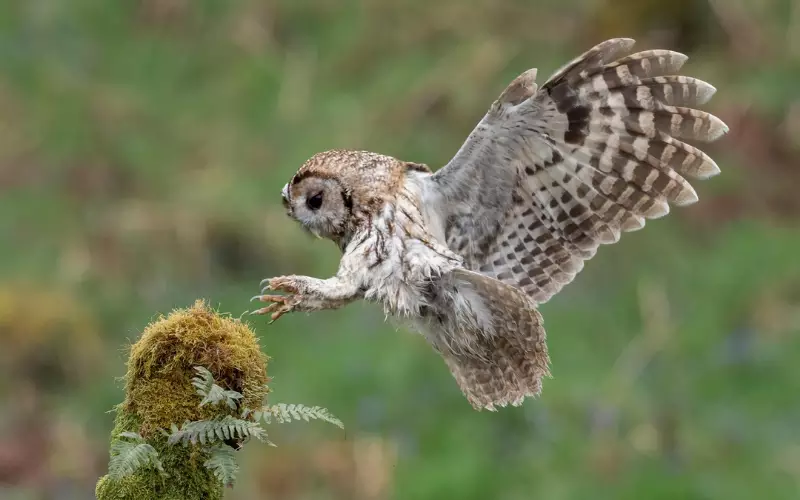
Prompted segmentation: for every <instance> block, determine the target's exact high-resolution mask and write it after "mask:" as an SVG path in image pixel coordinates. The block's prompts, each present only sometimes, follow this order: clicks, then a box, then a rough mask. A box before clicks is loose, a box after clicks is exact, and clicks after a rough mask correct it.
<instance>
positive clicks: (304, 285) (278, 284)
mask: <svg viewBox="0 0 800 500" xmlns="http://www.w3.org/2000/svg"><path fill="white" fill-rule="evenodd" d="M261 284H262V285H265V286H264V288H263V289H262V290H261V293H262V295H256V296H255V297H253V298H252V299H251V300H258V301H260V302H269V303H270V304H269V305H268V306H266V307H263V308H261V309H258V310H256V311H253V312H252V313H250V314H259V315H260V314H270V315H271V318H272V321H275V320H277V319H278V318H280V317H281V316H283V315H284V314H286V313H289V312H293V311H301V312H311V311H319V310H323V309H338V308H340V307H342V306H345V305H347V304H348V303H350V302H352V301H353V300H355V299H357V298H359V289H358V287H357V286H355V285H352V284H349V283H348V282H346V281H343V280H341V279H339V278H338V277H333V278H329V279H326V280H323V279H318V278H311V277H308V276H280V277H277V278H268V279H265V280H263V281H262V282H261ZM268 290H273V291H279V292H285V293H286V295H270V294H264V292H266V291H268Z"/></svg>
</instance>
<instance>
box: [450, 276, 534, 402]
mask: <svg viewBox="0 0 800 500" xmlns="http://www.w3.org/2000/svg"><path fill="white" fill-rule="evenodd" d="M453 274H454V276H453V277H454V278H455V284H456V287H457V288H458V290H459V295H460V296H463V297H466V300H467V301H469V302H472V303H473V307H472V309H473V310H476V311H477V314H478V315H479V316H482V317H483V319H480V318H479V319H478V321H476V322H469V321H467V322H462V323H461V324H462V325H464V324H466V325H473V327H470V326H466V327H463V326H462V328H461V332H459V335H461V336H463V342H464V344H465V345H469V346H470V348H469V349H464V350H461V349H460V350H458V352H457V351H456V350H452V349H449V350H448V349H445V350H443V352H442V355H443V357H444V360H445V363H447V366H448V367H449V368H450V371H451V372H452V373H453V376H454V377H455V379H456V382H457V383H458V385H459V387H460V388H461V391H462V392H463V393H464V395H465V396H466V397H467V400H468V401H469V402H470V404H472V406H473V407H474V408H475V409H478V410H482V409H487V410H490V411H494V410H495V406H506V405H507V404H511V405H514V406H519V405H520V404H522V402H523V400H524V399H525V398H526V397H528V396H531V397H532V396H536V395H538V394H539V393H540V392H541V390H542V378H544V377H546V376H549V375H550V371H549V369H548V365H549V364H550V358H549V356H548V354H547V344H546V342H545V340H546V335H545V330H544V325H543V321H542V316H541V314H539V311H537V310H536V307H535V304H534V303H533V302H532V300H531V299H530V298H529V297H528V296H527V295H525V293H524V292H523V291H522V290H520V289H518V288H514V287H512V286H510V285H507V284H505V283H503V282H501V281H498V280H496V279H493V278H490V277H488V276H484V275H482V274H478V273H474V272H471V271H467V270H464V269H458V270H455V271H453ZM487 318H488V319H490V320H491V324H490V325H489V323H488V322H487V321H486V319H487ZM478 325H483V326H482V327H481V326H478Z"/></svg>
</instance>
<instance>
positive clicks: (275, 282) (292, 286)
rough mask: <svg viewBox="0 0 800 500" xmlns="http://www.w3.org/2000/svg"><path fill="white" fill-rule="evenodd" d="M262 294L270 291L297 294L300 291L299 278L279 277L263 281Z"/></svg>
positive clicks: (261, 284)
mask: <svg viewBox="0 0 800 500" xmlns="http://www.w3.org/2000/svg"><path fill="white" fill-rule="evenodd" d="M260 286H261V293H265V292H266V291H268V290H273V291H280V292H286V293H290V294H296V293H298V292H299V291H300V290H299V289H298V283H297V277H295V276H278V277H277V278H266V279H263V280H261V283H260Z"/></svg>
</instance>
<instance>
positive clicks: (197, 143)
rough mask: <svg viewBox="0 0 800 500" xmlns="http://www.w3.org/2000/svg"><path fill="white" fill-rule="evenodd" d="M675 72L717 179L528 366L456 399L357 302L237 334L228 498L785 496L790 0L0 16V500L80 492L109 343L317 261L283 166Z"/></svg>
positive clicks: (792, 495) (111, 373) (791, 286)
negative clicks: (506, 387)
mask: <svg viewBox="0 0 800 500" xmlns="http://www.w3.org/2000/svg"><path fill="white" fill-rule="evenodd" d="M613 36H630V37H634V38H636V39H637V40H638V41H639V44H638V45H637V47H638V48H642V47H644V48H655V47H659V48H670V49H674V50H679V51H683V52H685V53H687V54H689V55H690V56H691V58H690V60H689V63H688V64H687V65H686V67H685V70H684V73H686V74H689V75H692V76H696V77H699V78H702V79H704V80H707V81H709V82H711V83H713V84H714V85H715V86H716V87H717V88H718V89H719V91H718V93H717V95H716V96H715V98H714V99H713V100H712V102H711V104H710V105H709V109H710V110H712V111H713V112H714V113H715V114H717V115H718V116H720V117H721V118H722V119H723V120H725V121H726V122H727V123H728V124H729V125H730V127H731V133H730V134H729V135H728V136H727V137H726V138H724V139H723V140H721V141H719V142H717V143H715V144H713V145H712V146H709V147H708V149H707V150H708V151H709V152H710V153H711V154H712V156H714V158H715V159H716V160H717V161H718V163H719V165H720V167H721V169H722V172H723V174H722V175H721V176H719V177H716V178H714V179H713V180H710V181H706V182H701V183H698V184H696V187H697V190H698V193H699V195H700V203H698V204H696V205H693V206H691V207H687V208H681V209H675V210H673V213H672V215H670V216H669V217H667V218H665V219H661V220H658V221H653V222H651V223H649V224H648V227H647V228H646V229H645V230H643V231H640V232H637V233H632V234H627V235H625V237H623V239H622V241H621V242H620V243H619V244H617V245H615V246H613V247H607V248H603V249H602V250H601V251H600V252H599V253H598V255H597V257H595V258H594V259H593V260H592V261H591V262H590V263H588V264H587V267H586V269H585V270H584V272H583V273H581V275H580V276H579V277H578V279H577V280H576V281H575V282H574V283H573V284H572V285H570V286H568V287H567V288H566V289H565V290H564V291H563V292H562V293H561V294H559V295H558V296H556V297H555V298H554V299H553V300H551V301H550V302H549V303H547V304H545V305H544V306H543V307H542V311H543V313H544V316H545V319H546V324H547V329H548V334H549V345H550V350H551V356H552V361H553V374H554V378H553V379H552V380H549V381H548V382H547V383H546V384H545V390H544V393H543V395H542V396H541V398H540V399H538V400H536V401H529V402H527V403H526V404H525V405H524V406H523V407H521V408H516V409H506V410H503V411H501V412H499V413H486V412H482V413H478V412H474V411H473V410H472V409H471V408H470V407H469V405H468V404H467V402H466V400H465V399H464V398H463V397H462V395H461V394H460V392H459V391H458V389H457V387H456V385H455V383H454V381H453V380H452V378H451V376H450V374H449V373H448V371H447V369H446V368H445V366H444V364H443V363H442V362H441V360H440V359H439V358H438V357H437V356H436V355H435V353H434V352H433V351H431V349H430V348H429V347H428V346H427V345H425V342H424V341H423V339H422V338H421V337H419V336H416V335H413V334H410V333H408V332H407V331H404V330H403V329H400V330H399V331H398V330H395V328H394V327H393V326H391V325H388V324H386V323H384V321H383V319H384V318H383V314H382V311H381V310H380V308H379V307H375V306H368V305H363V304H357V305H354V306H350V307H348V308H346V309H344V310H340V311H333V312H323V313H319V314H315V315H313V316H305V315H292V316H289V317H286V318H284V319H282V320H281V321H279V322H277V323H275V324H274V325H271V326H267V325H266V320H264V319H254V320H252V321H251V323H252V324H253V325H254V328H255V329H256V331H257V332H258V334H259V336H260V337H261V343H262V346H263V348H264V350H265V351H266V352H267V353H268V354H269V355H270V356H272V358H273V359H272V360H271V364H270V366H269V373H270V375H272V376H273V377H274V380H273V381H272V384H271V385H272V387H273V390H274V393H273V400H274V401H285V402H301V403H307V404H314V405H322V406H325V407H327V408H329V409H330V410H331V411H332V412H333V413H334V414H336V415H337V416H339V417H341V418H342V420H343V421H344V422H345V426H346V431H345V432H341V431H339V430H338V429H336V428H334V427H332V426H328V425H326V424H305V425H300V424H296V425H295V424H293V425H284V426H279V427H274V428H273V429H272V430H271V437H272V438H273V440H274V441H276V442H277V443H278V445H279V447H278V448H268V447H266V446H263V447H260V446H258V445H253V446H248V447H247V448H248V449H246V450H245V451H243V452H242V464H243V471H242V473H241V476H240V478H241V479H240V483H239V484H238V485H237V487H236V488H235V489H234V490H232V491H229V492H228V496H229V498H231V499H243V500H244V499H257V498H258V499H261V498H264V499H287V500H294V499H336V500H338V499H355V500H382V499H399V500H422V499H446V498H454V499H487V498H490V499H499V500H528V499H531V498H543V499H548V500H559V499H641V498H648V499H673V498H680V499H698V500H700V499H703V500H705V499H731V500H735V499H755V498H769V499H775V500H779V499H796V498H800V340H798V333H800V224H799V223H800V83H798V82H800V3H798V2H797V1H796V0H671V1H664V0H613V1H612V0H594V1H580V0H540V1H537V2H532V1H523V0H471V1H469V2H466V1H463V0H436V1H422V0H406V1H399V0H397V1H388V0H387V1H383V0H265V1H260V0H235V1H227V2H223V1H214V0H128V1H109V0H70V1H67V0H63V1H55V0H4V1H2V2H0V341H2V343H1V344H0V397H2V404H1V405H0V497H2V498H9V499H26V500H27V499H54V500H55V499H58V500H62V499H63V500H67V499H69V500H72V499H84V498H93V492H94V483H95V481H96V479H97V477H98V476H99V475H101V474H103V473H105V470H106V464H107V458H108V449H107V446H108V435H109V432H110V430H111V426H112V421H113V414H111V413H107V412H108V410H110V409H111V408H112V406H113V405H114V404H116V403H117V402H119V401H120V400H121V399H122V396H123V393H122V384H121V383H120V381H119V380H118V377H120V376H122V375H123V374H124V360H125V351H124V348H125V346H126V345H128V344H129V343H130V342H131V341H134V340H135V339H136V338H137V336H138V334H139V332H140V331H141V329H142V328H143V327H144V326H145V325H146V324H147V323H148V321H150V320H151V319H153V318H154V317H156V316H157V314H159V313H167V312H169V311H170V310H171V309H173V308H175V307H184V306H188V305H190V304H191V303H193V302H194V300H195V299H196V298H206V299H208V300H210V302H211V303H212V304H213V305H215V306H217V307H219V308H220V310H222V311H224V312H230V313H231V314H233V315H234V316H238V315H240V314H241V313H242V312H244V311H245V310H247V309H250V308H251V305H250V304H249V303H248V299H249V298H250V297H251V296H252V295H254V294H255V293H256V292H257V291H258V282H259V281H260V280H261V279H262V278H264V277H268V276H273V275H280V274H290V273H300V274H310V275H314V276H322V277H324V276H327V275H330V274H332V273H333V272H334V271H335V269H336V265H337V260H338V252H337V250H336V249H335V247H334V246H333V245H332V244H330V243H325V242H320V241H317V240H314V239H312V238H311V237H308V236H307V235H306V234H305V233H304V232H302V231H301V229H300V228H299V227H297V226H296V225H295V224H294V223H292V222H291V221H290V220H289V219H288V218H286V217H285V216H284V214H283V210H282V208H281V206H280V197H279V191H280V188H281V186H282V185H283V184H284V183H285V182H286V181H287V180H288V179H289V177H290V175H291V174H292V173H293V172H294V170H295V169H296V168H297V167H298V166H299V165H300V164H301V163H302V162H303V161H304V160H305V159H306V158H308V157H309V156H311V155H312V154H313V153H315V152H317V151H320V150H324V149H329V148H359V149H361V148H363V149H371V150H375V151H380V152H383V153H386V154H390V155H394V156H397V157H400V158H403V159H407V160H411V161H418V162H424V163H427V164H429V165H431V166H432V167H434V168H436V167H438V166H440V165H443V164H444V163H445V162H446V161H447V160H448V159H449V158H450V156H451V155H452V154H453V153H454V152H455V151H456V150H457V148H458V147H459V146H460V144H461V142H462V141H463V140H464V138H465V137H466V136H467V134H468V133H469V132H470V130H471V129H472V127H473V126H474V125H475V123H476V122H477V121H478V120H479V119H480V118H481V116H482V115H483V113H484V112H485V111H486V109H487V108H488V106H489V104H490V103H491V102H492V100H494V99H495V98H496V97H497V95H499V93H500V92H501V91H502V90H503V88H505V85H506V84H507V83H508V82H509V81H510V80H511V79H512V78H513V77H515V76H516V75H517V74H519V73H520V72H522V71H524V70H525V69H528V68H530V67H538V68H539V75H540V77H539V80H540V83H541V82H542V81H543V80H544V79H545V78H546V77H547V75H549V74H550V73H551V72H552V71H554V70H555V69H557V68H558V67H559V66H560V65H561V64H563V63H565V62H566V61H568V60H569V59H571V58H572V57H574V56H575V55H577V54H579V53H580V52H582V51H584V50H585V49H587V48H589V47H590V46H592V45H594V44H595V43H596V42H598V41H601V40H603V39H605V38H609V37H613Z"/></svg>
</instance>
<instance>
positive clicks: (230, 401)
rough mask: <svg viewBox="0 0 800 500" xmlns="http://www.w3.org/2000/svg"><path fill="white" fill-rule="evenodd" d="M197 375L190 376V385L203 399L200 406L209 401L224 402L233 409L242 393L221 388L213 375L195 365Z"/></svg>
mask: <svg viewBox="0 0 800 500" xmlns="http://www.w3.org/2000/svg"><path fill="white" fill-rule="evenodd" d="M194 369H195V371H196V372H197V375H196V376H195V377H194V378H192V385H193V386H194V387H195V388H196V389H197V394H198V395H199V396H201V397H202V398H203V399H202V401H200V406H205V405H207V404H209V403H211V404H219V403H222V402H224V403H225V404H227V405H228V407H229V408H230V409H231V410H235V409H236V406H237V404H238V401H239V400H240V399H242V394H241V393H239V392H237V391H229V390H226V389H223V388H222V387H220V386H219V385H217V383H216V382H215V381H214V375H212V374H211V372H210V371H208V369H206V368H204V367H202V366H195V367H194Z"/></svg>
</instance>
